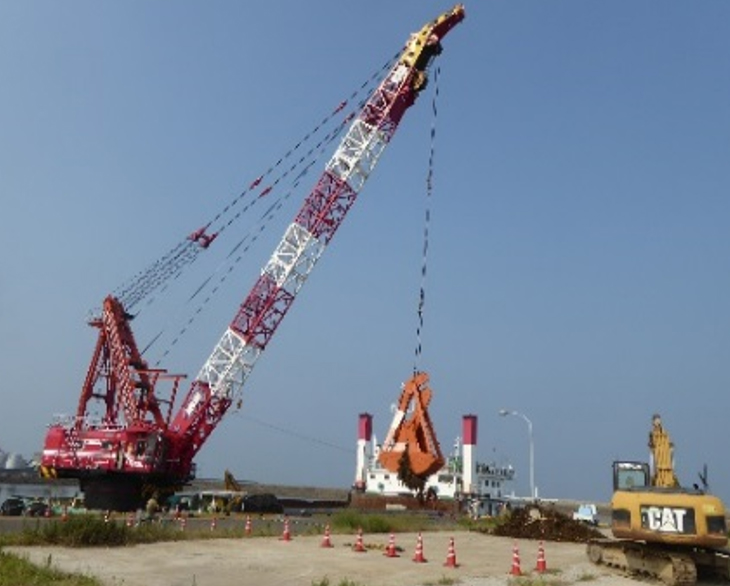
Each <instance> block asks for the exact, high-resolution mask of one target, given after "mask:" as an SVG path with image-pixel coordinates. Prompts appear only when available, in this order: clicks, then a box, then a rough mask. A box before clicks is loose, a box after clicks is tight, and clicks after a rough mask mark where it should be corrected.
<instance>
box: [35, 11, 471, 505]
mask: <svg viewBox="0 0 730 586" xmlns="http://www.w3.org/2000/svg"><path fill="white" fill-rule="evenodd" d="M463 18H464V8H463V6H461V5H457V6H455V7H454V8H453V9H451V10H449V11H448V12H446V13H444V14H442V15H441V16H439V17H438V18H436V19H435V20H434V21H432V22H430V23H428V24H426V25H425V26H424V27H423V28H422V29H421V30H420V31H419V32H417V33H415V34H414V35H412V36H411V37H410V39H409V40H408V42H407V44H406V46H405V48H404V50H403V52H402V53H401V55H400V57H399V58H398V60H397V62H396V64H395V65H394V66H393V67H392V69H391V70H390V71H389V72H388V74H387V75H386V77H385V79H384V80H383V81H382V82H381V84H380V85H379V86H378V88H377V89H376V90H375V91H374V92H373V94H372V95H371V96H370V98H369V99H368V101H367V102H366V103H365V105H364V106H363V108H362V110H361V111H360V113H359V115H358V116H357V118H356V119H355V120H354V122H353V123H352V125H351V126H350V128H349V130H348V132H347V133H346V135H345V136H344V137H343V139H342V141H341V143H340V145H339V147H338V149H337V150H336V152H335V153H334V155H333V156H332V158H331V159H330V161H329V162H328V163H327V165H326V168H325V170H324V172H323V173H322V175H321V177H320V178H319V180H318V181H317V183H316V185H315V187H314V189H313V190H312V191H311V193H310V194H309V195H308V196H307V198H306V199H305V201H304V204H303V205H302V207H301V209H300V210H299V212H298V213H297V215H296V217H295V219H294V221H293V222H292V224H290V225H289V227H288V228H287V230H286V232H285V234H284V237H283V238H282V240H281V242H280V243H279V245H278V246H277V247H276V249H275V251H274V253H273V255H272V256H271V258H270V259H269V261H268V263H267V264H266V265H265V267H264V268H263V270H262V272H261V275H260V277H259V278H258V280H257V281H256V283H255V284H254V286H253V288H252V289H251V291H250V293H249V294H248V296H247V297H246V298H245V300H244V301H243V303H242V304H241V306H240V308H239V309H238V312H237V313H236V315H235V317H234V318H233V321H232V322H231V323H230V325H229V326H228V328H227V329H226V331H225V332H224V334H223V336H222V337H221V339H220V341H219V342H218V343H217V344H216V346H215V348H214V349H213V351H212V353H211V354H210V356H209V358H208V360H206V362H205V364H204V365H203V367H202V368H201V370H200V372H199V373H198V375H197V377H196V378H195V380H194V381H193V383H192V385H191V387H190V389H189V391H188V392H187V394H186V396H185V398H184V400H183V402H182V404H181V406H180V408H179V410H178V411H177V413H176V414H175V415H174V417H173V416H172V408H173V404H174V402H175V396H176V393H177V389H178V386H179V383H180V380H181V378H183V376H182V375H169V374H167V373H166V371H164V370H160V369H151V368H149V367H148V365H147V363H146V362H145V360H144V359H143V358H142V355H141V353H140V352H139V350H138V349H137V345H136V342H135V340H134V335H133V334H132V330H131V328H130V325H129V321H130V319H131V316H129V315H128V314H127V312H126V311H125V309H124V307H123V305H122V303H121V301H120V300H119V299H117V298H116V297H113V296H109V297H107V298H106V299H105V300H104V304H103V308H102V313H101V317H100V318H99V319H98V320H94V321H93V322H92V325H93V326H95V327H97V328H98V329H99V338H98V342H97V345H96V350H95V352H94V355H93V358H92V362H91V365H90V367H89V370H88V374H87V377H86V380H85V383H84V386H83V388H82V392H81V398H80V400H79V406H78V409H77V412H76V415H75V416H73V417H70V418H66V419H65V420H59V421H57V422H55V423H54V424H52V425H51V426H50V428H49V430H48V433H47V436H46V439H45V445H44V449H43V455H42V461H41V464H42V466H41V470H42V473H43V474H44V475H47V476H53V477H63V478H78V479H79V480H80V482H81V489H82V490H83V491H84V493H85V497H86V503H87V506H89V507H90V508H103V509H116V510H129V509H132V508H135V507H137V506H139V505H140V504H141V502H142V501H143V499H144V498H145V497H146V496H147V495H148V494H151V493H152V492H154V491H158V492H163V493H164V492H169V491H173V490H175V488H177V487H179V486H181V485H182V484H184V483H185V482H188V481H190V480H191V479H192V478H193V477H194V474H195V469H194V463H193V458H194V457H195V455H196V454H197V453H198V451H199V450H200V448H201V447H202V446H203V444H204V443H205V441H206V440H207V438H208V436H209V435H210V434H211V433H212V432H213V430H214V429H215V428H216V426H217V425H218V423H219V422H220V421H221V419H222V418H223V416H224V415H225V414H226V411H227V410H228V408H229V407H230V405H231V404H232V403H233V401H234V400H235V399H236V398H238V397H240V396H241V394H242V389H243V385H244V383H245V382H246V379H247V378H248V376H249V374H250V373H251V371H252V370H253V367H254V365H255V364H256V362H257V361H258V359H259V357H260V356H261V354H262V352H263V351H264V350H265V349H266V347H267V345H268V343H269V342H270V341H271V338H272V336H273V335H274V333H275V332H276V329H277V327H278V326H279V324H280V323H281V320H282V319H283V318H284V316H285V315H286V313H287V311H288V310H289V308H290V307H291V305H292V303H293V302H294V299H295V298H296V296H297V293H298V292H299V290H300V289H301V287H302V285H304V283H305V282H306V280H307V277H308V276H309V274H310V273H311V272H312V269H313V268H314V266H315V264H316V263H317V261H318V260H319V257H320V256H321V255H322V253H323V252H324V249H325V248H326V246H327V244H329V242H330V240H331V239H332V237H333V236H334V234H335V232H336V231H337V229H338V228H339V227H340V224H341V223H342V221H343V220H344V218H345V216H346V215H347V212H348V211H349V210H350V208H351V207H352V204H353V203H354V202H355V199H356V198H357V195H358V194H359V193H360V190H361V189H362V187H363V186H364V184H365V182H366V181H367V179H368V177H369V176H370V174H371V173H372V171H373V169H374V168H375V165H376V164H377V162H378V160H379V159H380V156H381V155H382V153H383V151H384V150H385V147H386V146H387V145H388V143H389V142H390V140H391V138H392V137H393V134H394V133H395V131H396V129H397V128H398V124H399V123H400V121H401V118H402V117H403V114H404V113H405V112H406V110H407V109H408V108H409V107H410V106H411V105H413V103H414V102H415V100H416V98H417V96H418V94H419V92H420V91H421V90H422V89H423V88H424V87H425V84H426V80H427V76H426V71H427V69H428V66H429V65H430V63H431V61H432V60H433V58H434V57H435V56H437V55H438V54H440V52H441V39H442V38H443V37H444V36H445V35H446V34H447V33H448V32H449V31H450V30H451V28H453V27H454V26H455V25H456V24H458V23H459V22H461V20H463ZM204 236H205V238H203V237H204ZM214 237H215V235H206V234H205V233H204V231H203V232H200V233H199V234H196V237H195V238H194V241H195V242H197V244H198V245H200V246H204V247H205V246H207V245H209V244H210V241H212V238H214ZM162 379H170V380H171V381H172V391H171V393H170V395H169V398H167V399H164V400H163V399H161V398H160V397H158V396H157V395H156V393H155V391H156V384H157V382H158V381H160V380H162ZM99 387H101V390H99ZM98 403H100V404H101V408H97V411H99V410H100V411H103V413H96V417H93V416H92V411H91V407H92V405H93V406H96V405H97V404H98Z"/></svg>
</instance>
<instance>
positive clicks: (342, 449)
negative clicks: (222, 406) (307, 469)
mask: <svg viewBox="0 0 730 586" xmlns="http://www.w3.org/2000/svg"><path fill="white" fill-rule="evenodd" d="M233 415H235V416H236V417H240V418H241V419H245V420H248V421H252V422H253V423H256V424H257V425H260V426H261V427H266V428H268V429H271V430H273V431H277V432H279V433H281V434H282V435H288V436H291V437H295V438H297V439H300V440H304V441H306V442H309V443H310V444H316V445H319V446H323V447H326V448H330V449H333V450H338V451H340V452H345V453H347V454H354V453H356V450H354V449H352V448H346V447H344V446H340V445H337V444H335V443H332V442H329V441H326V440H322V439H319V438H316V437H313V436H311V435H306V434H303V433H300V432H298V431H294V430H292V429H291V428H288V427H282V426H280V425H275V424H273V423H269V422H267V421H263V420H262V419H258V418H256V417H253V416H251V415H248V414H246V415H244V414H243V413H241V412H240V411H236V412H235V413H233Z"/></svg>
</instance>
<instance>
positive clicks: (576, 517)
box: [573, 503, 598, 525]
mask: <svg viewBox="0 0 730 586" xmlns="http://www.w3.org/2000/svg"><path fill="white" fill-rule="evenodd" d="M573 521H581V522H583V523H588V524H589V525H598V509H597V508H596V505H594V504H592V503H586V504H583V505H580V506H579V507H578V510H577V511H573Z"/></svg>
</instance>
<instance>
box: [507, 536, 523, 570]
mask: <svg viewBox="0 0 730 586" xmlns="http://www.w3.org/2000/svg"><path fill="white" fill-rule="evenodd" d="M509 573H510V574H512V575H513V576H521V575H522V569H521V568H520V550H519V549H518V548H517V542H516V541H515V544H514V546H513V547H512V569H511V570H510V572H509Z"/></svg>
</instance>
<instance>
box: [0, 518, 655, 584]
mask: <svg viewBox="0 0 730 586" xmlns="http://www.w3.org/2000/svg"><path fill="white" fill-rule="evenodd" d="M452 537H453V539H454V553H455V558H456V563H457V564H458V567H456V568H454V567H450V566H445V565H444V564H445V562H446V560H447V555H448V553H449V545H450V538H452ZM417 538H418V535H417V534H414V533H405V534H396V535H395V536H394V539H395V545H396V549H397V550H398V553H399V554H400V557H397V558H392V557H387V556H386V555H384V550H385V547H386V545H387V544H388V540H389V536H388V535H382V534H378V535H367V534H365V535H363V536H362V543H363V545H364V547H365V549H366V551H365V552H362V553H361V552H356V551H354V550H353V546H354V545H355V544H356V543H357V537H356V536H355V535H351V536H350V535H333V536H332V537H331V543H332V545H333V547H331V548H325V547H322V541H323V538H322V537H321V536H316V535H315V536H311V535H310V536H296V535H294V536H292V539H291V540H290V541H283V540H282V539H280V538H276V537H243V538H239V539H213V540H202V541H183V542H177V543H156V544H151V545H143V546H134V547H127V548H105V549H69V548H60V547H15V548H8V550H9V551H13V552H14V553H18V554H21V555H25V556H27V557H28V558H29V559H30V561H32V562H34V563H37V564H46V563H48V562H49V560H50V563H51V564H52V565H53V566H55V567H57V568H59V569H62V570H65V571H70V572H80V573H83V574H87V575H93V576H96V577H98V578H100V579H101V580H102V581H103V582H104V583H105V584H106V585H108V586H232V585H242V586H248V585H250V586H311V585H312V584H320V583H323V582H324V581H325V580H327V581H328V582H325V583H328V584H330V586H339V584H340V583H341V582H342V581H344V580H349V581H350V582H351V583H352V584H356V585H357V586H435V585H437V584H439V583H442V584H447V583H451V584H459V585H461V586H498V585H507V584H513V585H517V584H519V583H520V582H519V581H517V580H514V579H513V578H512V576H511V570H512V568H513V565H514V566H518V567H519V569H520V570H521V571H522V572H523V574H525V575H526V576H530V577H533V578H535V577H537V576H538V575H539V574H537V573H536V572H535V567H536V565H537V559H538V550H539V544H540V542H539V541H534V540H521V541H515V540H514V539H512V538H508V537H495V536H489V535H483V534H480V533H471V532H465V531H464V532H455V533H442V532H428V533H423V535H422V538H423V542H422V543H423V557H424V558H425V559H426V562H425V563H417V562H414V561H413V558H414V555H415V553H416V544H417V540H418V539H417ZM515 545H516V546H517V554H518V556H517V558H518V559H517V560H516V559H515V556H514V547H515ZM543 546H544V559H545V565H546V567H547V573H546V574H544V576H545V584H551V583H553V584H560V585H561V586H568V585H570V584H580V583H585V582H589V583H590V584H592V585H595V586H627V585H630V584H646V582H641V581H638V580H633V579H630V578H628V577H625V576H620V575H617V574H615V573H612V572H611V571H610V570H608V569H606V568H601V567H597V566H594V565H593V564H591V563H590V562H588V560H587V558H586V554H585V545H583V544H576V543H557V542H545V543H544V544H543ZM449 580H453V581H449ZM523 583H530V581H529V580H526V581H525V582H523Z"/></svg>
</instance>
